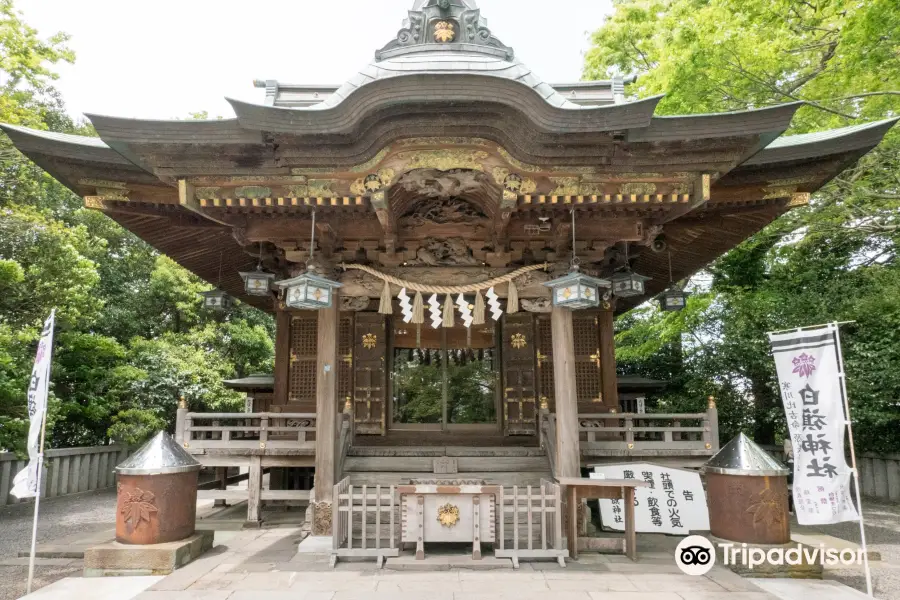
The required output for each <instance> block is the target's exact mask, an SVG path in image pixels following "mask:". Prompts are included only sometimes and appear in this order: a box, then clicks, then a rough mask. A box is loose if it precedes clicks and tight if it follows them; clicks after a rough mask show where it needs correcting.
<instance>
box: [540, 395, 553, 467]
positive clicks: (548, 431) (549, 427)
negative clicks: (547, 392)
mask: <svg viewBox="0 0 900 600" xmlns="http://www.w3.org/2000/svg"><path fill="white" fill-rule="evenodd" d="M540 415H541V420H540V435H541V448H543V449H544V452H545V453H546V454H547V462H548V463H550V475H552V476H553V477H556V415H555V414H553V413H551V412H548V411H547V410H546V409H541V413H540Z"/></svg>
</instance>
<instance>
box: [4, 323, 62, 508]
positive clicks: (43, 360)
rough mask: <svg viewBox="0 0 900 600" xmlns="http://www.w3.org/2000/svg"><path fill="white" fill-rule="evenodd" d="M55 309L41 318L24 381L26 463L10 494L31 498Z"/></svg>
mask: <svg viewBox="0 0 900 600" xmlns="http://www.w3.org/2000/svg"><path fill="white" fill-rule="evenodd" d="M55 316H56V310H53V311H52V312H51V313H50V317H48V318H47V320H46V321H45V322H44V330H43V331H42V332H41V341H40V342H38V349H37V356H36V357H35V359H34V369H33V370H32V371H31V380H30V381H29V383H28V417H29V418H30V419H31V424H30V427H29V428H28V458H29V461H28V465H27V466H26V467H25V468H24V469H22V470H21V471H19V473H18V474H17V475H16V477H15V479H13V488H12V489H11V490H10V491H9V493H10V494H12V495H14V496H16V497H17V498H34V497H35V496H37V495H38V469H39V468H40V462H41V461H40V460H39V455H40V453H41V450H42V449H41V430H42V428H43V425H44V418H45V417H46V416H47V389H48V385H49V383H50V355H51V352H52V350H53V324H54V317H55Z"/></svg>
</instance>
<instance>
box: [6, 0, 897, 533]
mask: <svg viewBox="0 0 900 600" xmlns="http://www.w3.org/2000/svg"><path fill="white" fill-rule="evenodd" d="M348 18H352V17H348ZM360 18H361V17H360ZM538 18H539V15H538V14H537V13H536V14H535V19H538ZM385 37H388V35H386V36H385ZM255 85H256V87H258V88H260V90H259V95H260V98H259V102H258V103H247V102H241V101H237V100H229V102H230V103H231V106H232V107H233V109H234V114H235V116H234V118H229V119H222V120H208V121H206V120H203V121H201V120H197V121H192V120H172V121H157V120H140V119H125V118H118V117H113V116H101V115H93V114H90V115H88V118H89V119H90V121H91V123H92V124H93V126H94V127H95V128H96V131H97V134H98V136H99V137H81V136H74V135H66V134H59V133H51V132H47V131H37V130H32V129H26V128H22V127H16V126H12V125H3V126H2V128H3V130H4V132H6V134H7V135H8V136H9V137H10V139H11V140H12V142H13V143H14V144H15V146H16V147H17V148H18V149H19V150H20V151H21V152H22V153H24V154H25V155H26V156H27V157H29V158H30V159H31V160H33V161H34V162H35V163H37V164H38V165H39V166H41V167H42V168H43V169H45V170H46V171H47V172H48V173H49V174H51V175H52V176H53V177H55V178H56V179H57V180H58V181H60V182H61V183H62V184H63V185H65V186H66V187H68V188H69V189H71V190H72V191H73V192H74V193H76V194H78V195H79V196H81V197H83V198H84V203H85V206H86V207H87V208H90V209H94V210H98V211H101V212H103V213H104V214H106V215H108V216H109V217H110V218H112V219H114V220H115V221H116V222H117V223H119V224H120V225H121V226H122V227H124V228H126V229H128V230H129V231H131V232H133V233H134V234H135V235H137V236H138V237H140V238H141V239H142V240H144V241H146V242H147V243H148V244H150V245H151V246H153V247H154V248H156V249H157V250H158V251H159V252H161V253H163V254H165V255H166V256H168V257H170V258H171V259H172V260H174V261H176V262H177V263H178V264H180V265H182V266H183V267H184V268H186V269H188V270H189V271H191V272H193V273H195V274H196V275H197V276H199V277H201V278H202V279H204V280H205V281H207V282H209V283H210V286H211V287H212V288H213V289H212V290H211V291H210V292H209V293H207V294H206V298H205V304H206V306H207V308H208V309H209V310H227V309H228V308H229V306H230V305H231V303H232V300H233V299H237V300H238V301H240V302H244V303H247V304H250V305H252V306H254V307H256V308H258V309H260V310H263V311H266V312H268V313H270V314H272V315H274V318H275V322H276V324H277V332H276V341H275V347H276V355H275V370H274V373H272V374H263V375H259V376H254V377H252V378H250V379H245V380H237V381H231V382H228V385H230V386H231V387H233V388H236V389H243V390H245V391H247V393H248V402H247V411H246V412H239V413H227V414H209V413H202V412H192V411H191V408H190V406H188V405H182V407H181V408H180V409H179V410H178V416H177V426H176V427H177V428H176V439H177V440H178V442H179V443H181V444H182V445H183V447H184V448H186V449H187V450H188V451H189V452H191V453H192V454H193V455H194V456H195V457H196V458H197V459H198V460H199V461H200V462H201V463H202V464H204V465H206V466H212V467H228V466H244V467H249V469H250V484H249V503H248V506H249V508H248V520H249V521H251V522H258V521H259V520H260V518H261V517H260V514H261V512H260V511H261V507H262V505H263V504H264V503H267V502H273V501H289V500H292V499H298V498H306V499H308V500H309V502H310V504H311V505H312V506H313V508H314V511H315V512H314V514H315V518H314V531H317V532H319V533H325V534H328V533H330V532H331V531H332V527H333V526H334V527H335V528H337V527H338V525H337V524H336V523H333V519H334V517H333V515H338V512H337V509H336V508H335V509H334V512H332V510H333V503H337V498H336V497H335V496H334V495H335V494H337V493H338V491H335V490H339V489H343V488H340V485H339V484H340V483H341V482H346V485H350V486H357V485H367V486H370V489H371V486H375V485H381V486H382V487H386V486H390V485H400V484H407V483H409V481H410V480H413V479H416V478H428V477H432V478H433V477H434V476H435V474H439V475H442V476H445V477H446V476H448V474H450V476H451V477H458V478H463V479H466V480H478V481H481V482H484V483H486V484H489V485H496V486H512V485H519V486H524V485H538V483H539V482H540V481H541V480H547V481H552V480H553V479H554V478H561V477H577V476H580V474H581V468H582V467H583V466H585V465H587V464H595V463H598V462H603V461H612V460H616V461H622V460H642V461H647V460H651V461H657V462H659V461H668V462H669V463H671V464H674V465H681V466H696V465H698V464H700V463H702V462H703V461H705V460H706V459H707V458H709V457H710V456H711V455H712V454H714V453H715V452H716V451H717V450H718V448H719V439H718V430H717V418H716V409H715V404H714V402H713V401H712V400H710V401H709V403H708V409H706V410H705V411H702V412H698V413H693V414H681V415H656V414H652V413H650V414H648V413H645V412H644V407H643V402H642V400H641V397H640V396H641V392H640V389H641V385H645V386H651V387H652V385H653V384H654V382H649V383H646V384H644V383H641V382H640V381H638V382H636V383H632V385H633V387H634V389H632V388H628V395H627V398H625V397H624V394H623V397H621V398H620V388H621V386H620V384H619V382H618V381H617V375H616V363H615V347H614V346H615V345H614V332H613V319H614V318H615V316H616V315H618V314H621V313H623V312H625V311H628V310H629V309H631V308H633V307H635V306H637V305H639V304H641V303H643V302H645V301H648V300H650V299H656V300H657V301H660V302H661V303H663V304H664V307H665V308H666V309H668V310H677V309H680V308H682V307H683V306H684V302H685V292H684V291H683V290H681V289H680V288H679V287H678V285H677V283H676V282H679V281H684V280H685V279H687V278H688V277H690V276H691V275H692V274H694V273H696V272H697V271H699V270H701V269H703V268H704V267H705V266H706V265H708V264H709V263H710V262H711V261H713V260H715V259H716V258H717V257H719V256H721V255H722V254H723V253H725V252H726V251H728V250H729V249H731V248H734V247H735V246H736V245H738V244H739V243H741V242H742V241H743V240H745V239H747V238H748V237H750V236H752V235H753V234H755V233H757V232H758V231H760V230H761V229H762V228H764V227H765V226H766V225H768V224H769V223H771V222H772V221H773V220H775V219H776V218H778V217H779V216H781V215H783V214H784V213H786V212H787V211H789V210H791V209H792V208H794V207H799V206H805V205H806V204H807V203H808V202H809V199H810V194H811V193H813V192H815V191H817V190H818V189H819V188H821V187H822V186H823V185H824V184H825V183H826V182H828V181H829V180H830V179H832V178H833V177H835V176H836V175H838V174H839V173H840V172H841V171H842V170H843V169H845V168H847V167H848V166H850V165H851V164H853V163H854V162H855V161H857V160H858V159H859V158H860V157H861V156H863V155H864V154H865V153H866V152H868V151H870V150H871V149H872V148H873V147H875V146H876V145H877V144H878V143H879V142H880V140H881V139H882V137H883V136H884V135H885V133H886V132H887V131H888V130H889V129H890V127H891V126H892V125H893V123H894V121H883V122H877V123H867V124H862V125H857V126H853V127H846V128H842V129H836V130H832V131H824V132H818V133H813V134H804V135H788V136H785V135H783V134H784V132H785V131H786V130H787V129H788V128H789V127H790V125H791V120H792V118H793V116H794V114H795V113H796V111H797V110H798V109H799V108H800V107H801V106H803V103H802V102H796V103H790V104H783V105H779V106H772V107H768V108H763V109H753V110H746V111H739V112H730V113H718V114H700V115H685V116H665V117H662V116H655V115H654V112H655V109H656V106H657V104H658V103H659V101H660V100H661V97H651V98H646V99H642V100H629V99H628V98H627V97H626V95H625V92H624V85H625V82H623V81H622V80H621V79H615V78H614V79H612V80H609V81H582V82H573V83H562V84H558V83H550V82H546V81H544V80H542V79H541V78H540V77H538V75H537V74H535V73H533V72H532V71H531V70H530V69H529V68H528V67H527V65H525V64H523V63H522V62H520V61H519V60H518V58H517V55H516V53H515V52H514V51H513V49H512V48H510V47H508V46H506V45H505V44H504V43H503V42H502V41H501V40H499V39H498V38H497V37H496V36H495V35H494V34H493V33H492V31H491V30H490V29H489V28H488V26H487V21H486V20H485V19H484V17H483V16H482V15H481V12H480V10H479V9H478V8H477V6H476V3H475V1H474V0H415V3H414V5H413V6H412V9H411V10H410V11H409V12H408V15H407V18H406V20H405V21H404V22H403V26H402V28H401V29H400V31H399V33H397V34H396V35H395V36H393V37H392V38H391V39H389V41H387V43H386V44H385V46H384V47H382V48H381V49H379V50H377V51H376V52H375V53H374V56H373V58H372V60H371V61H370V62H369V64H367V65H365V66H364V67H363V68H362V69H360V70H359V72H357V73H354V74H352V75H351V76H350V77H349V78H348V79H347V80H346V81H345V82H344V83H342V84H340V85H333V86H322V85H303V84H295V83H284V82H280V81H273V80H266V81H258V82H256V83H255ZM647 381H649V380H647ZM189 400H190V399H189ZM699 402H701V403H702V406H707V401H706V400H705V399H704V400H699ZM265 473H268V474H269V477H268V482H269V483H268V486H266V485H264V484H263V481H264V478H263V475H264V474H265ZM312 474H314V491H313V492H312V495H310V491H309V479H310V475H312ZM304 482H306V483H304ZM542 485H543V484H542ZM336 486H337V487H336ZM392 489H393V488H392ZM542 489H544V488H542ZM548 489H549V488H548ZM228 493H229V494H234V492H228ZM242 493H243V494H244V499H247V497H248V496H247V492H242ZM530 493H531V492H530V491H529V494H530ZM222 494H223V495H222V498H225V497H226V495H224V494H225V492H224V491H223V492H222ZM304 494H305V496H304ZM379 494H381V492H379ZM351 495H352V493H351ZM392 496H393V492H392ZM379 498H380V496H379ZM363 501H364V502H365V500H363ZM392 514H393V513H392ZM529 514H530V513H529ZM501 522H502V519H501ZM391 523H392V524H393V521H391ZM529 524H530V521H529ZM336 531H337V529H336ZM342 535H346V531H344V532H343V533H342ZM391 542H392V543H393V537H392V538H391ZM363 544H365V538H364V539H363ZM351 546H352V544H351Z"/></svg>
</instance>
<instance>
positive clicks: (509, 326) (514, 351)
mask: <svg viewBox="0 0 900 600" xmlns="http://www.w3.org/2000/svg"><path fill="white" fill-rule="evenodd" d="M534 353H535V344H534V318H533V317H532V315H531V314H530V313H520V314H513V315H505V316H504V317H503V424H504V428H505V433H506V435H535V434H536V433H537V402H536V399H537V393H536V392H537V390H536V386H535V363H534Z"/></svg>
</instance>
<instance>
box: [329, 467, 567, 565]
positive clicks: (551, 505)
mask: <svg viewBox="0 0 900 600" xmlns="http://www.w3.org/2000/svg"><path fill="white" fill-rule="evenodd" d="M400 503H401V495H400V494H399V493H398V491H397V489H396V486H393V485H384V486H382V485H374V486H372V485H363V486H353V485H350V479H349V478H345V479H343V480H342V481H340V482H339V483H338V484H337V485H335V486H334V497H333V503H332V508H331V510H332V527H333V531H334V535H333V536H332V542H333V547H332V551H331V553H332V554H331V566H332V567H333V566H334V565H335V563H337V561H338V559H339V558H342V557H354V558H360V557H370V558H374V559H376V561H377V562H378V565H379V566H381V565H383V563H384V560H385V558H390V557H396V556H399V555H400V545H401V542H400V539H401V531H400V530H401V516H400V514H399V512H400V511H399V506H400ZM562 506H563V505H562V499H561V496H560V490H559V485H557V484H556V483H554V482H551V481H547V480H542V481H541V485H540V486H530V485H529V486H524V487H518V486H514V487H508V488H503V491H502V493H501V494H500V497H499V498H497V508H498V510H496V511H495V512H496V519H497V527H495V531H497V532H498V535H497V539H496V541H495V543H494V555H495V556H497V557H501V558H509V559H512V562H513V565H514V567H515V568H518V566H519V559H528V558H549V559H553V560H556V561H557V562H559V564H560V565H562V566H565V558H566V557H567V556H569V551H568V549H567V548H566V546H565V544H564V539H563V536H562V516H563V510H562ZM501 507H502V509H501Z"/></svg>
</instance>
